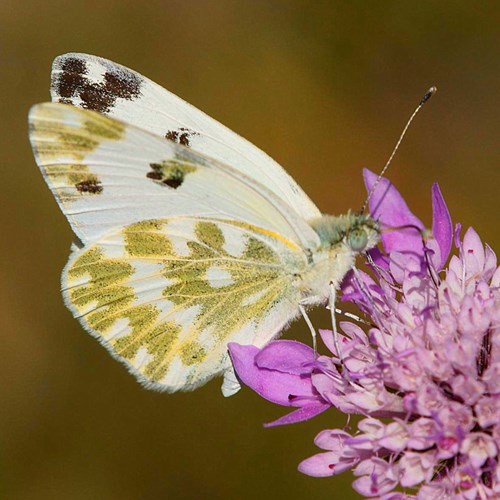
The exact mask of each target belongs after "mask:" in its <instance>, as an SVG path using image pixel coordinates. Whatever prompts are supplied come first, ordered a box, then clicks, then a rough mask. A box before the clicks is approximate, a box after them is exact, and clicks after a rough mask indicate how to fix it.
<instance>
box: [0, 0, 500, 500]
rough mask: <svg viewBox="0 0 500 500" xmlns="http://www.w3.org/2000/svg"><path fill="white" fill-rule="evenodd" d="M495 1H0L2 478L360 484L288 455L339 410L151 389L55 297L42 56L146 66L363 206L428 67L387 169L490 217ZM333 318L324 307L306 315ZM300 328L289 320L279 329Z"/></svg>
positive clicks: (67, 484)
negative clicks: (41, 111) (301, 468)
mask: <svg viewBox="0 0 500 500" xmlns="http://www.w3.org/2000/svg"><path fill="white" fill-rule="evenodd" d="M498 7H499V4H498V2H487V1H483V2H472V1H470V2H460V1H457V2H448V1H446V2H445V1H443V2H438V1H418V2H417V1H414V2H410V1H406V2H401V1H378V2H375V1H345V2H343V1H342V2H341V1H333V2H310V1H300V0H296V1H285V0H283V1H266V2H264V1H250V0H248V1H243V0H239V1H229V0H227V1H212V2H209V1H187V0H182V1H181V0H175V1H171V0H168V1H159V0H148V1H147V2H146V1H145V2H138V1H129V0H126V1H118V0H116V1H113V0H105V1H95V0H94V1H85V2H84V1H81V0H75V1H72V2H70V1H67V0H66V1H56V0H46V1H43V2H37V1H19V0H1V1H0V23H1V30H0V63H1V65H0V75H1V78H0V123H1V130H0V155H1V171H0V179H1V182H0V186H1V195H0V196H1V198H0V199H1V209H0V259H1V265H0V339H1V347H0V349H1V350H0V352H1V362H0V375H1V378H0V380H1V383H0V498H2V499H3V498H5V499H9V500H10V499H22V500H24V499H41V500H45V499H51V500H52V499H69V500H80V499H82V500H83V499H91V500H94V499H95V500H100V499H123V500H129V499H130V500H135V499H157V498H168V499H177V498H179V499H191V498H193V499H194V498H208V499H212V498H221V499H226V498H231V499H232V498H236V499H240V498H241V499H254V498H257V499H261V500H264V499H272V498H277V497H280V498H291V499H306V498H307V499H308V498H320V499H321V498H325V499H326V498H328V499H331V498H357V496H356V495H355V494H354V493H353V492H352V490H351V489H350V482H351V480H352V477H351V476H350V475H349V474H344V475H342V476H340V477H335V478H329V479H314V478H309V477H306V476H303V475H301V474H300V473H298V472H297V470H296V466H297V464H298V463H299V461H300V460H302V459H303V458H305V457H307V456H309V455H311V454H313V453H314V452H315V451H316V448H315V447H314V445H313V438H314V436H315V435H316V433H317V432H319V431H320V430H321V429H323V428H328V427H335V426H343V425H344V424H345V423H346V418H345V417H343V416H342V415H339V414H337V413H335V412H334V411H331V412H328V413H327V414H324V415H322V416H321V417H319V418H316V419H315V420H313V421H311V422H308V423H303V424H298V425H295V426H290V427H281V428H276V429H264V428H263V427H262V423H263V422H266V421H270V420H273V419H275V418H277V417H278V416H280V415H282V414H284V413H285V412H286V411H288V409H286V408H280V407H277V406H274V405H272V404H271V403H267V402H266V401H264V400H261V399H259V398H258V397H257V396H256V395H255V394H253V393H252V392H251V391H250V390H248V389H243V390H242V391H241V393H239V394H238V395H236V396H234V397H232V398H229V399H224V398H222V396H221V395H220V389H219V387H220V381H219V380H217V381H214V382H212V383H210V384H209V385H208V386H206V387H204V388H202V389H201V390H198V391H196V392H194V393H189V394H174V395H167V394H159V393H154V392H150V391H146V390H144V389H143V388H142V387H141V386H140V385H138V384H137V383H136V382H135V380H134V379H133V377H131V376H130V375H129V374H128V373H127V372H126V370H125V369H124V368H123V367H122V366H121V365H120V364H119V363H117V362H116V361H113V360H112V359H111V357H110V356H109V355H108V354H107V353H106V352H105V350H104V349H103V348H102V347H101V346H99V345H98V343H97V342H96V341H95V340H93V339H92V338H91V337H90V336H88V335H87V334H86V333H84V332H83V330H82V329H81V327H80V326H79V325H78V323H77V322H76V321H75V320H74V319H73V318H72V317H71V315H70V313H69V312H68V311H67V310H66V309H65V307H64V306H63V303H62V300H61V297H60V293H59V286H60V285H59V275H60V272H61V269H62V267H63V265H64V263H65V261H66V258H67V255H68V248H69V245H70V241H71V239H72V235H71V231H70V229H69V226H68V224H67V223H66V221H65V219H64V217H63V216H62V214H61V213H60V212H59V209H58V208H57V205H56V203H55V201H54V200H53V199H52V196H51V194H50V192H49V190H48V188H47V186H46V185H45V183H44V181H43V180H42V177H41V175H40V174H39V172H38V169H37V167H36V165H35V163H34V161H33V158H32V155H31V150H30V146H29V143H28V139H27V123H26V115H27V112H28V109H29V107H30V106H31V105H32V104H34V103H37V102H41V101H46V100H48V99H49V93H48V84H49V74H50V64H51V61H52V59H53V58H54V57H55V56H56V55H58V54H61V53H64V52H69V51H81V52H88V53H91V54H97V55H101V56H104V57H108V58H110V59H112V60H115V61H117V62H120V63H122V64H124V65H126V66H129V67H131V68H134V69H136V70H137V71H139V72H141V73H143V74H144V75H147V76H149V77H150V78H152V79H153V80H155V81H157V82H158V83H160V84H162V85H163V86H165V87H167V88H168V89H170V90H171V91H173V92H174V93H177V94H178V95H180V96H181V97H183V98H184V99H186V100H188V101H189V102H191V103H193V104H195V105H196V106H198V107H199V108H201V109H203V110H204V111H206V112H208V113H209V114H211V115H212V116H214V117H216V118H217V119H219V120H220V121H221V122H223V123H224V124H226V125H228V126H229V127H230V128H232V129H234V130H236V131H237V132H239V133H240V134H242V135H243V136H245V137H247V138H248V139H250V140H251V141H252V142H254V143H255V144H257V145H259V147H261V148H262V149H264V150H265V151H266V152H268V153H269V154H270V155H271V156H273V157H274V158H275V159H276V160H278V161H279V162H280V163H281V164H282V165H284V166H285V168H286V169H287V170H288V171H289V172H290V173H291V174H292V175H293V176H294V177H295V179H297V181H298V182H299V184H300V185H301V186H302V187H303V188H304V189H305V190H306V192H307V193H308V194H309V195H310V196H311V197H312V199H313V200H315V202H316V203H317V204H318V206H319V207H320V208H321V210H323V211H325V212H329V213H340V212H344V211H346V210H347V209H348V208H354V209H358V208H359V207H360V205H361V203H362V201H363V199H364V196H365V193H364V190H363V185H362V178H361V168H362V167H363V166H368V167H370V168H372V169H374V170H378V169H380V168H381V166H382V165H383V164H384V162H385V160H386V159H387V157H388V156H389V154H390V152H391V149H392V147H393V145H394V143H395V142H396V140H397V137H398V136H399V133H400V132H401V130H402V128H403V126H404V123H405V121H406V119H407V118H408V116H409V115H410V113H411V111H412V109H413V108H414V106H415V105H416V104H417V103H418V101H419V99H420V97H421V95H423V93H424V92H425V91H426V90H427V88H428V87H429V86H430V85H436V86H438V88H439V92H438V94H437V95H436V96H435V97H434V98H433V99H432V100H431V102H430V103H429V104H428V105H427V106H426V107H425V108H424V109H423V110H422V113H421V114H420V116H419V117H418V120H417V121H416V123H415V124H414V126H413V127H412V128H411V130H410V133H409V134H408V136H407V138H406V140H405V141H404V143H403V145H402V148H401V150H400V152H399V153H398V155H397V156H396V159H395V162H394V165H393V166H392V168H391V170H390V173H389V176H390V178H391V179H392V180H393V181H394V182H395V183H396V185H397V186H398V188H399V189H400V190H401V192H402V193H403V195H404V196H405V197H406V199H407V201H408V203H409V204H410V206H411V207H412V208H413V209H414V211H415V212H416V213H417V214H418V215H419V216H420V217H421V218H422V219H423V220H424V221H425V222H426V223H430V214H431V211H430V188H431V185H432V183H433V182H434V181H438V182H439V183H440V185H441V187H442V190H443V193H444V195H445V197H446V200H447V201H448V204H449V207H450V210H451V212H452V216H453V219H454V221H461V222H462V223H463V224H464V225H465V226H468V225H473V226H474V227H475V228H476V229H477V230H478V231H479V232H480V234H481V236H482V237H483V239H484V240H485V241H488V242H489V243H490V244H491V245H492V246H493V248H497V249H498V247H499V245H500V235H499V232H498V209H499V195H498V187H499V181H500V175H499V170H498V148H497V144H496V139H497V135H498V129H499V119H498V95H499V94H498V90H499V83H500V78H499V76H500V71H499V66H498V62H499V50H498V47H499V45H500V43H499V37H498V25H499V21H500V19H499V17H500V16H499V9H498ZM314 321H315V323H316V325H317V326H325V327H326V326H328V321H327V316H325V315H324V314H318V315H316V316H314ZM287 335H292V336H295V337H297V338H302V339H304V341H306V342H309V341H310V339H309V334H308V331H307V328H306V327H305V326H304V324H303V323H302V322H298V323H297V324H295V326H294V327H293V328H292V331H291V333H290V334H287Z"/></svg>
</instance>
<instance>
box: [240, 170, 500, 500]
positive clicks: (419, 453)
mask: <svg viewBox="0 0 500 500" xmlns="http://www.w3.org/2000/svg"><path fill="white" fill-rule="evenodd" d="M375 179H376V177H375V175H374V174H372V173H371V172H368V171H366V172H365V181H366V184H367V188H368V190H370V188H371V186H372V185H373V183H374V182H375ZM432 205H433V223H432V231H431V232H430V233H429V234H427V233H426V232H425V230H424V225H423V224H422V222H421V221H420V220H419V219H418V218H417V217H415V215H413V214H412V213H411V212H410V210H409V208H408V206H407V205H406V203H405V202H404V200H403V198H402V197H401V195H400V194H399V193H398V192H397V191H396V189H395V188H394V187H393V186H392V184H391V183H390V182H389V181H388V180H387V179H382V181H381V182H380V183H379V185H378V186H377V189H376V191H375V193H374V195H373V197H372V198H371V200H370V211H371V213H372V215H373V216H374V217H377V218H378V219H379V221H380V224H381V227H382V229H384V228H387V229H390V228H399V229H396V230H391V231H387V232H383V234H382V243H383V246H384V252H381V251H380V250H377V249H375V250H374V251H371V252H370V263H371V264H370V267H371V272H370V273H369V274H368V273H364V272H361V271H358V277H359V278H357V277H356V276H354V275H353V274H351V275H349V276H348V277H347V278H346V279H345V280H344V284H343V287H342V288H343V297H342V300H343V301H350V302H354V303H355V304H356V305H357V306H358V307H359V308H360V309H361V311H362V312H363V313H364V314H365V315H366V316H367V317H368V321H369V323H370V324H371V325H373V326H372V327H370V328H369V329H368V331H367V332H365V330H363V329H362V328H361V327H360V326H359V325H358V324H356V323H354V322H341V323H340V325H339V326H340V328H341V331H342V333H341V334H340V339H339V341H340V346H341V350H342V353H341V354H342V356H341V357H340V356H339V353H337V351H336V349H335V343H334V342H333V336H332V332H330V331H321V332H320V333H321V338H322V340H323V343H324V344H325V345H326V347H327V348H328V349H329V350H330V352H331V354H330V355H328V356H319V357H318V358H317V359H314V353H313V352H312V350H311V349H310V348H309V347H307V346H305V345H303V344H300V343H298V342H293V343H290V341H275V342H272V343H271V344H269V345H268V346H266V347H264V348H263V349H261V350H260V349H258V348H255V347H252V346H237V345H235V344H232V345H231V346H230V352H231V356H232V359H233V362H234V365H235V369H236V372H237V373H238V376H239V377H240V378H241V379H242V381H243V382H244V383H246V384H247V385H249V386H250V387H252V388H253V389H254V390H256V391H257V392H258V393H259V394H261V395H262V396H263V397H265V398H267V399H269V400H271V401H273V402H276V403H279V404H285V405H288V406H298V407H299V410H296V411H295V412H292V413H291V414H290V415H288V416H286V417H283V418H282V419H279V420H278V421H276V422H274V424H275V425H276V424H280V423H291V422H296V421H299V420H303V419H305V418H311V417H312V416H314V415H315V414H317V413H320V412H321V411H324V410H325V409H327V408H329V407H330V406H335V407H336V408H337V409H339V410H341V411H343V412H345V413H357V414H360V415H364V416H365V418H364V419H363V420H361V421H360V422H359V424H358V426H357V429H356V430H355V431H354V432H352V433H348V432H345V431H344V430H339V429H333V430H325V431H322V432H321V433H320V434H319V435H318V436H317V438H316V441H315V442H316V444H317V446H319V447H320V448H322V449H323V450H324V451H323V452H321V453H319V454H317V455H314V456H313V457H311V458H308V459H306V460H304V461H303V462H302V463H301V464H300V465H299V470H300V471H302V472H304V473H306V474H309V475H312V476H330V475H335V474H339V473H340V472H343V471H345V470H346V469H353V470H354V474H355V475H356V476H357V479H356V480H355V481H354V483H353V487H354V489H355V490H356V491H357V492H358V493H360V494H361V495H363V496H365V497H377V498H385V499H389V498H390V499H394V500H395V499H396V498H419V499H426V498H445V499H446V498H450V499H451V498H453V499H455V498H470V499H475V498H479V497H480V498H493V497H495V498H498V497H500V465H499V449H500V335H499V328H500V268H499V267H497V260H496V256H495V254H494V252H493V251H492V250H491V248H490V247H489V246H488V245H483V243H482V242H481V239H480V238H479V236H478V234H477V233H476V232H475V231H474V230H473V229H472V228H470V229H468V230H467V231H466V232H465V235H464V237H463V239H462V240H461V239H460V234H459V233H460V226H459V225H457V228H456V229H455V232H454V231H453V228H452V223H451V218H450V215H449V213H448V209H447V208H446V204H445V202H444V200H443V198H442V196H441V192H440V190H439V188H438V186H437V185H434V186H433V188H432ZM422 235H425V238H424V237H423V236H422ZM453 241H455V246H456V249H457V251H456V252H455V253H454V255H452V256H451V258H449V254H450V251H451V249H452V245H453ZM447 262H449V263H448V265H447V266H446V263H447ZM281 346H283V348H281ZM245 353H248V354H245ZM341 360H342V366H341V367H340V365H341ZM395 488H400V489H403V490H404V493H396V492H394V491H393V490H394V489H395Z"/></svg>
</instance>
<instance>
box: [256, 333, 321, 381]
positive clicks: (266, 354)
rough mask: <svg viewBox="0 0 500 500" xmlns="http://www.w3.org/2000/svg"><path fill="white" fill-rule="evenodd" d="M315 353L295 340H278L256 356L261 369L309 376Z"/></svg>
mask: <svg viewBox="0 0 500 500" xmlns="http://www.w3.org/2000/svg"><path fill="white" fill-rule="evenodd" d="M313 361H314V351H313V349H311V347H309V346H307V345H305V344H302V343H301V342H297V341H295V340H277V341H274V342H270V343H269V344H267V345H266V346H265V347H264V348H263V349H262V350H261V351H260V352H259V353H258V354H257V356H255V362H256V363H257V366H258V367H259V368H268V369H270V370H277V371H279V372H282V373H289V374H291V375H309V374H310V373H311V366H310V365H311V363H312V362H313Z"/></svg>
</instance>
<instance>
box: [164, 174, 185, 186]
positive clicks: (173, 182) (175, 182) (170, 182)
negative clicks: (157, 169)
mask: <svg viewBox="0 0 500 500" xmlns="http://www.w3.org/2000/svg"><path fill="white" fill-rule="evenodd" d="M183 182H184V176H183V175H182V176H178V177H172V178H170V179H165V180H164V181H163V184H166V185H167V186H170V187H171V188H174V189H177V188H178V187H179V186H180V185H181V184H182V183H183Z"/></svg>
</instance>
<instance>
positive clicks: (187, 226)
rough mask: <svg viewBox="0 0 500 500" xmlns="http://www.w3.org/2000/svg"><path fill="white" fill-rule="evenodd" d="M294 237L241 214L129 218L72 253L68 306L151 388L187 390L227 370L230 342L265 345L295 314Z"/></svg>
mask: <svg viewBox="0 0 500 500" xmlns="http://www.w3.org/2000/svg"><path fill="white" fill-rule="evenodd" d="M306 265H307V259H306V257H305V255H304V253H303V252H301V251H297V247H296V245H295V244H294V243H293V242H290V241H287V240H286V239H284V238H283V237H282V236H281V235H278V234H273V233H271V232H270V231H268V230H267V229H264V228H262V227H258V226H254V225H251V224H248V223H243V222H241V221H236V220H233V221H232V220H220V219H213V218H200V217H169V218H163V219H156V220H147V221H142V222H138V223H134V224H130V225H128V226H126V227H124V228H122V229H121V230H118V231H114V232H112V233H109V234H108V235H106V236H104V237H102V238H101V239H100V240H99V241H97V242H95V243H94V244H93V245H91V246H89V247H87V248H83V249H82V250H78V251H76V252H74V253H73V255H72V256H71V258H70V261H69V263H68V265H67V266H66V269H65V271H64V274H63V294H64V297H65V300H66V303H67V304H68V306H69V307H70V309H71V310H72V311H73V313H74V314H75V316H76V317H78V318H79V320H80V322H81V323H82V324H83V326H84V327H85V328H86V329H87V330H89V331H90V332H91V333H92V334H93V335H94V336H95V337H97V338H98V339H99V340H100V341H101V342H102V343H103V344H104V345H105V346H106V347H107V348H108V349H109V350H110V351H111V353H112V354H113V355H114V356H115V357H116V358H118V359H119V360H121V361H123V362H124V363H125V364H126V365H127V366H128V367H129V369H130V370H131V371H132V372H133V373H134V374H135V375H136V376H137V377H138V378H139V379H140V380H141V381H142V382H143V383H145V384H146V385H147V386H152V387H154V388H157V389H160V390H167V391H175V390H179V389H182V390H189V389H194V388H195V387H197V386H199V385H201V384H203V383H204V382H206V381H207V380H208V379H209V378H211V377H213V376H214V375H217V374H219V373H222V372H223V371H224V370H225V369H227V368H228V366H229V361H228V357H227V347H226V346H227V343H228V342H229V341H237V342H240V343H243V344H255V345H259V346H262V345H264V344H265V343H266V342H267V341H269V340H270V339H272V338H273V337H274V336H276V335H277V334H278V332H279V331H280V330H281V329H282V328H283V327H284V326H285V325H286V324H287V323H288V322H289V321H291V320H292V319H293V318H294V317H295V316H296V315H297V313H298V303H299V300H300V297H299V294H298V292H297V291H296V288H295V287H294V286H293V280H294V275H296V274H297V273H300V272H302V271H303V269H304V268H305V266H306Z"/></svg>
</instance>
